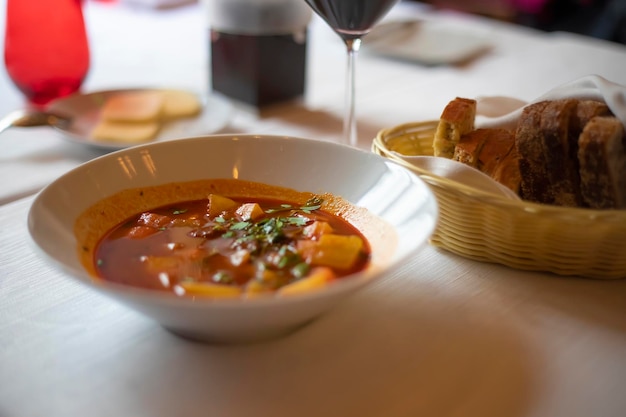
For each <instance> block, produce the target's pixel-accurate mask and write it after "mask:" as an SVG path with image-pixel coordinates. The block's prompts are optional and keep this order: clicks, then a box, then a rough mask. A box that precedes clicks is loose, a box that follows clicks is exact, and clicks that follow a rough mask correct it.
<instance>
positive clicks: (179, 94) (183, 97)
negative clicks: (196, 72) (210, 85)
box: [162, 90, 202, 120]
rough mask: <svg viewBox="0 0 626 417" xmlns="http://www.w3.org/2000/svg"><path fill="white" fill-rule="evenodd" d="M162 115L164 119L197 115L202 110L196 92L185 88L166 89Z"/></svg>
mask: <svg viewBox="0 0 626 417" xmlns="http://www.w3.org/2000/svg"><path fill="white" fill-rule="evenodd" d="M162 94H163V108H162V116H163V118H164V119H166V120H167V119H178V118H183V117H192V116H196V115H197V114H198V113H200V111H201V110H202V105H201V104H200V100H198V97H196V95H195V94H192V93H190V92H188V91H183V90H164V91H163V92H162Z"/></svg>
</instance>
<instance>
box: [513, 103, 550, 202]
mask: <svg viewBox="0 0 626 417" xmlns="http://www.w3.org/2000/svg"><path fill="white" fill-rule="evenodd" d="M547 105H548V102H547V101H541V102H538V103H535V104H531V105H528V106H526V107H525V108H524V110H523V111H522V115H521V118H520V121H519V123H518V125H517V129H516V131H515V149H516V151H517V154H518V156H519V169H520V174H521V177H522V181H521V197H522V198H523V199H525V200H528V201H533V202H537V203H545V204H552V202H553V201H554V196H553V195H552V193H551V190H550V184H549V182H548V181H547V178H548V173H547V170H546V161H545V155H544V152H543V145H542V133H541V113H542V111H543V110H544V109H545V108H546V106H547Z"/></svg>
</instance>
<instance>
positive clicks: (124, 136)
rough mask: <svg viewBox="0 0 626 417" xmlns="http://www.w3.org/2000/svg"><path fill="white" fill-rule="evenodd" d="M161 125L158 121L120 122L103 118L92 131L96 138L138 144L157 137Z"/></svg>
mask: <svg viewBox="0 0 626 417" xmlns="http://www.w3.org/2000/svg"><path fill="white" fill-rule="evenodd" d="M160 127H161V125H160V123H158V122H146V123H118V122H109V121H106V120H101V121H100V122H98V124H97V125H96V127H95V128H94V129H93V130H92V132H91V138H92V139H94V140H101V141H107V142H108V141H110V142H117V143H120V144H136V143H142V142H147V141H149V140H152V139H154V138H155V137H156V135H157V133H158V132H159V129H160Z"/></svg>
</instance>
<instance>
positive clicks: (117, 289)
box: [28, 135, 438, 343]
mask: <svg viewBox="0 0 626 417" xmlns="http://www.w3.org/2000/svg"><path fill="white" fill-rule="evenodd" d="M212 178H237V179H242V180H249V181H255V182H262V183H266V184H271V185H275V186H281V187H288V188H291V189H295V190H297V191H309V192H314V193H319V192H328V193H331V194H333V195H335V196H338V197H341V198H343V199H344V200H346V201H348V202H349V203H352V204H354V205H356V206H361V207H364V208H366V209H367V210H368V211H369V212H370V213H371V214H373V215H374V217H375V218H377V219H380V220H377V221H382V223H381V224H385V228H388V229H389V230H388V233H385V234H384V235H383V236H377V237H375V238H374V237H372V238H371V239H374V240H376V241H377V242H373V243H372V249H373V256H372V262H371V263H372V267H371V268H368V269H366V270H365V271H363V272H361V273H358V274H354V275H353V276H350V277H346V278H344V279H342V280H338V281H337V282H336V283H333V284H331V285H329V286H328V287H327V288H324V289H323V290H320V291H317V292H312V293H309V294H304V295H300V296H292V297H286V298H281V297H271V298H269V299H266V298H262V299H249V300H210V299H195V300H192V299H189V298H185V297H176V296H175V295H173V294H168V293H165V292H159V291H154V290H146V289H139V288H134V287H129V286H125V285H121V284H114V283H110V282H105V281H102V280H100V279H98V278H94V277H93V276H92V275H90V274H89V273H88V272H87V270H86V268H85V267H84V266H83V264H82V263H81V261H80V259H79V254H78V245H79V242H78V241H77V238H76V236H75V234H74V225H75V222H76V219H77V218H78V216H79V215H80V214H81V213H82V212H83V211H84V210H86V209H87V208H88V207H90V206H91V205H93V204H94V203H96V202H97V201H99V200H101V199H103V198H105V197H108V196H110V195H111V194H114V193H116V192H119V191H122V190H124V189H129V188H136V187H146V186H153V185H159V184H165V183H171V182H183V181H192V180H198V179H212ZM437 215H438V212H437V205H436V202H435V197H434V195H433V194H432V193H431V191H430V190H429V188H428V187H427V186H426V185H425V183H423V182H422V180H420V179H419V178H418V177H417V176H416V175H414V174H412V173H411V172H409V171H408V170H405V169H404V168H402V167H400V166H398V165H396V164H395V163H393V162H391V161H389V160H387V159H385V158H382V157H380V156H378V155H375V154H373V153H369V152H366V151H362V150H358V149H355V148H351V147H347V146H343V145H338V144H334V143H331V142H323V141H317V140H310V139H298V138H290V137H278V136H257V135H215V136H206V137H198V138H190V139H181V140H177V141H171V142H159V143H152V144H147V145H142V146H137V147H133V148H128V149H124V150H121V151H117V152H113V153H110V154H107V155H105V156H102V157H99V158H96V159H94V160H92V161H90V162H87V163H85V164H83V165H81V166H79V167H78V168H76V169H74V170H72V171H70V172H68V173H67V174H65V175H63V176H62V177H60V178H58V179H57V180H56V181H54V182H52V183H51V184H50V185H48V186H47V187H46V188H45V189H43V190H42V191H41V192H40V193H39V195H38V196H37V197H36V199H35V201H34V202H33V205H32V207H31V209H30V212H29V216H28V227H29V232H30V236H31V238H32V240H33V242H34V243H35V247H36V248H37V249H39V252H41V253H42V254H43V256H44V258H45V259H47V260H49V261H51V263H52V264H53V265H54V266H56V267H59V268H61V269H62V270H63V271H65V272H66V273H68V274H69V275H70V276H71V277H73V278H75V279H77V280H79V281H80V282H82V283H84V284H87V285H88V286H90V287H91V288H93V289H96V290H98V291H101V292H103V293H105V294H107V295H108V296H111V297H112V298H114V299H115V300H118V301H120V302H122V303H124V304H126V305H128V306H130V307H131V308H134V309H136V310H138V311H140V312H142V313H144V314H145V315H147V316H149V317H151V318H153V319H154V320H156V321H157V322H158V323H160V324H161V325H162V326H163V327H165V328H166V329H168V330H170V331H172V332H174V333H176V334H179V335H183V336H186V337H190V338H194V339H198V340H203V341H210V342H229V343H230V342H246V341H254V340H260V339H266V338H271V337H275V336H278V335H281V334H285V333H287V332H289V331H292V330H294V329H296V328H298V327H300V326H302V325H303V324H305V323H308V322H309V321H311V320H312V319H314V318H316V317H318V316H319V315H321V314H322V313H324V312H326V311H328V310H329V309H330V308H331V307H333V306H334V305H336V304H337V303H338V302H340V301H341V300H342V299H343V298H345V297H346V296H348V295H349V294H352V293H353V292H354V291H356V290H357V289H359V288H362V287H363V286H364V285H366V284H368V283H371V282H372V281H373V280H375V279H377V278H379V277H381V276H383V275H384V274H386V273H388V271H389V270H391V269H392V268H393V267H395V266H398V265H400V264H402V262H403V261H404V260H405V259H406V258H407V257H408V256H411V255H414V254H415V253H416V252H417V251H418V250H419V249H420V248H421V247H423V245H424V244H425V243H426V242H427V240H428V238H429V236H430V235H431V234H432V232H433V230H434V228H435V224H436V221H437ZM366 237H367V238H368V239H370V237H369V236H367V235H366ZM383 247H384V248H385V251H386V255H385V256H375V255H376V251H377V248H383ZM387 255H388V256H387Z"/></svg>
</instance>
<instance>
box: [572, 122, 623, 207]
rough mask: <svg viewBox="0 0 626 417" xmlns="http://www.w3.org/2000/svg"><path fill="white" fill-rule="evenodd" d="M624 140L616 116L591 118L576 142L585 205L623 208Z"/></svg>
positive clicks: (621, 128)
mask: <svg viewBox="0 0 626 417" xmlns="http://www.w3.org/2000/svg"><path fill="white" fill-rule="evenodd" d="M625 141H626V137H625V136H624V127H623V126H622V124H621V122H620V121H619V120H618V119H617V118H615V117H606V116H605V117H602V116H597V117H594V118H592V119H591V120H590V121H589V122H588V123H587V124H586V125H585V128H584V129H583V132H582V133H581V134H580V137H579V139H578V160H579V163H580V179H581V181H580V187H581V193H582V197H583V199H584V202H585V204H586V205H587V206H589V207H591V208H595V209H610V208H613V209H623V208H626V150H625V144H624V142H625Z"/></svg>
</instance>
